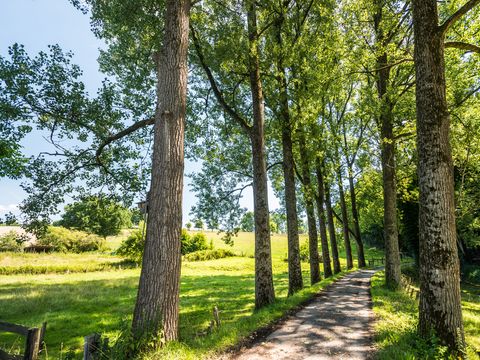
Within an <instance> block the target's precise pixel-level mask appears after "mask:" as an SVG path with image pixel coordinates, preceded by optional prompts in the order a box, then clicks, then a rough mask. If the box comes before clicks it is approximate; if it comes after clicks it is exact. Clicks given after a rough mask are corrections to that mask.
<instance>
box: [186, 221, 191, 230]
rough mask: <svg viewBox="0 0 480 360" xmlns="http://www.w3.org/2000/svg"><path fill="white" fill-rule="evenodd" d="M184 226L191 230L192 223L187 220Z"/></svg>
mask: <svg viewBox="0 0 480 360" xmlns="http://www.w3.org/2000/svg"><path fill="white" fill-rule="evenodd" d="M185 227H186V228H187V230H191V229H192V223H191V222H190V221H189V222H187V223H186V224H185Z"/></svg>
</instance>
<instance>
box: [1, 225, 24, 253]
mask: <svg viewBox="0 0 480 360" xmlns="http://www.w3.org/2000/svg"><path fill="white" fill-rule="evenodd" d="M27 240H28V236H27V235H25V234H19V233H17V232H16V231H14V230H12V231H9V232H8V233H6V234H5V235H2V236H0V251H14V252H18V251H22V250H23V244H24V243H25V242H26V241H27Z"/></svg>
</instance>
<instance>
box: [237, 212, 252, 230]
mask: <svg viewBox="0 0 480 360" xmlns="http://www.w3.org/2000/svg"><path fill="white" fill-rule="evenodd" d="M240 229H241V230H242V231H246V232H253V231H254V230H255V222H254V214H253V212H252V211H247V212H246V213H245V214H244V215H243V216H242V220H241V222H240Z"/></svg>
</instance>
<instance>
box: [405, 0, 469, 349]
mask: <svg viewBox="0 0 480 360" xmlns="http://www.w3.org/2000/svg"><path fill="white" fill-rule="evenodd" d="M413 22H414V36H415V70H416V86H417V89H416V104H417V149H418V181H419V189H420V199H419V205H420V215H419V220H420V223H419V236H420V307H419V310H420V316H419V321H420V323H419V330H420V333H421V334H422V335H424V336H428V335H429V333H430V331H432V330H434V331H435V333H436V335H437V336H438V337H439V338H440V339H441V340H442V341H443V342H444V343H445V344H447V345H448V346H449V347H450V349H452V350H454V351H462V349H464V346H465V339H464V333H463V323H462V309H461V303H460V300H461V299H460V268H459V259H458V253H457V242H456V228H455V204H454V190H453V163H452V154H451V149H450V142H449V131H450V115H449V113H448V109H447V101H446V85H445V62H444V35H443V31H441V28H440V27H439V26H438V12H437V2H436V1H435V0H414V1H413Z"/></svg>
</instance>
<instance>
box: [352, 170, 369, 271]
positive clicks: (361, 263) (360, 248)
mask: <svg viewBox="0 0 480 360" xmlns="http://www.w3.org/2000/svg"><path fill="white" fill-rule="evenodd" d="M348 185H349V186H350V201H351V205H352V216H353V229H354V231H355V241H356V243H357V258H358V267H361V268H363V267H365V266H367V264H366V263H365V253H364V251H363V241H362V236H361V233H360V223H359V220H358V210H357V196H356V194H355V185H354V183H353V169H352V167H351V166H349V167H348Z"/></svg>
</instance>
